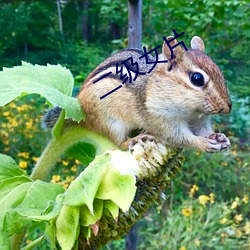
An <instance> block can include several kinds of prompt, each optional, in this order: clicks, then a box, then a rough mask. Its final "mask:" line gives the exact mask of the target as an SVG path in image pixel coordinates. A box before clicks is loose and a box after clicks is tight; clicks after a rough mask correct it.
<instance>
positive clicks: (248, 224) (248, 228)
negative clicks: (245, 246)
mask: <svg viewBox="0 0 250 250" xmlns="http://www.w3.org/2000/svg"><path fill="white" fill-rule="evenodd" d="M244 231H245V232H246V234H250V222H249V221H247V222H246V225H245V226H244Z"/></svg>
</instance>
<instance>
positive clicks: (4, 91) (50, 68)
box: [0, 62, 84, 122]
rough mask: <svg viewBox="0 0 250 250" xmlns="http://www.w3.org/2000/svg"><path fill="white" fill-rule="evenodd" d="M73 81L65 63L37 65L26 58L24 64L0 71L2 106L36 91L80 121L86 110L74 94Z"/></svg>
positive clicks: (67, 114)
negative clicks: (28, 61)
mask: <svg viewBox="0 0 250 250" xmlns="http://www.w3.org/2000/svg"><path fill="white" fill-rule="evenodd" d="M73 84H74V79H73V77H72V74H71V73H70V71H69V70H68V69H66V68H65V67H62V66H61V65H49V64H48V65H47V66H39V65H35V66H34V65H32V64H29V63H26V62H22V66H16V67H14V68H4V69H3V71H2V72H0V106H3V105H5V104H7V103H9V102H11V101H12V100H14V99H15V98H16V97H18V96H21V95H27V94H33V93H36V94H39V95H41V96H43V97H45V98H46V99H47V100H48V102H50V103H51V104H52V105H54V106H59V107H61V108H63V109H65V112H66V118H72V119H73V120H76V121H78V122H79V121H80V120H82V119H83V118H84V114H83V111H82V107H81V105H80V103H79V102H78V100H77V99H76V98H73V97H71V95H72V91H73Z"/></svg>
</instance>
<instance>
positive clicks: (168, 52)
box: [162, 36, 184, 59]
mask: <svg viewBox="0 0 250 250" xmlns="http://www.w3.org/2000/svg"><path fill="white" fill-rule="evenodd" d="M173 38H174V37H173V36H168V37H167V38H166V40H167V41H168V44H167V43H166V41H165V40H164V43H163V45H162V54H163V56H164V58H165V59H171V57H173V58H172V59H174V58H176V59H178V58H181V57H182V55H183V52H184V51H183V49H182V47H181V46H179V45H178V46H176V47H175V48H173V47H174V46H175V45H176V44H177V43H178V42H177V40H176V39H174V40H172V39H173ZM171 40H172V41H171ZM169 41H171V42H169Z"/></svg>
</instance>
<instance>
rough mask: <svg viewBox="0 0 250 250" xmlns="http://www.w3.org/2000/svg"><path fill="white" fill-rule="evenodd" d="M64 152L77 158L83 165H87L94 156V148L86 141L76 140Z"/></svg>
mask: <svg viewBox="0 0 250 250" xmlns="http://www.w3.org/2000/svg"><path fill="white" fill-rule="evenodd" d="M66 154H67V155H69V156H71V157H73V158H74V159H77V160H78V161H80V162H82V163H83V164H85V165H88V164H89V163H90V162H92V161H93V160H94V158H95V154H96V148H95V147H94V146H93V145H92V144H89V143H86V142H78V143H77V144H74V145H73V146H72V147H70V148H69V149H68V150H67V151H66Z"/></svg>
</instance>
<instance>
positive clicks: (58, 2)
mask: <svg viewBox="0 0 250 250" xmlns="http://www.w3.org/2000/svg"><path fill="white" fill-rule="evenodd" d="M56 4H57V12H58V20H59V30H60V32H61V34H62V36H63V22H62V12H61V6H60V0H57V1H56Z"/></svg>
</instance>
